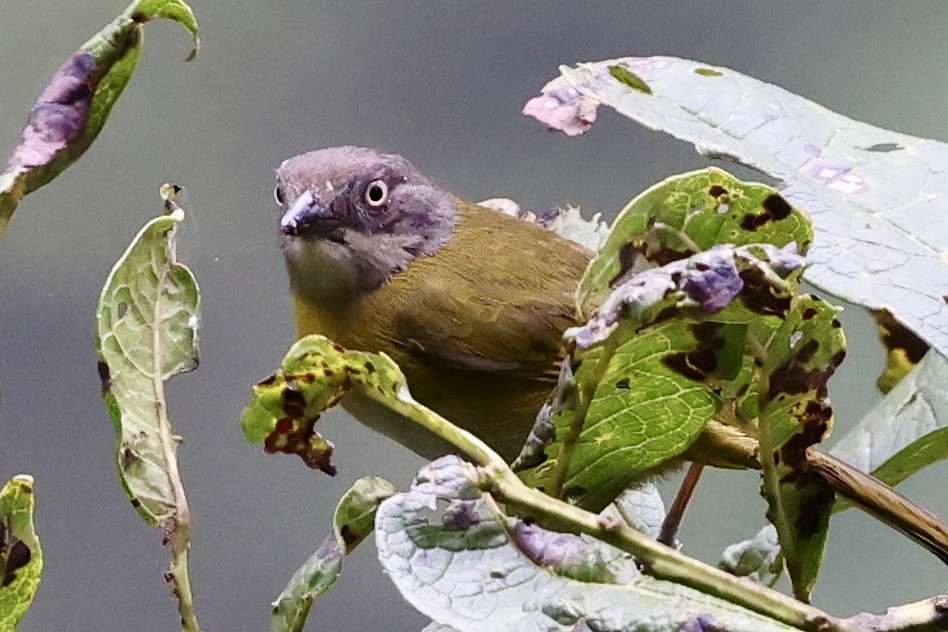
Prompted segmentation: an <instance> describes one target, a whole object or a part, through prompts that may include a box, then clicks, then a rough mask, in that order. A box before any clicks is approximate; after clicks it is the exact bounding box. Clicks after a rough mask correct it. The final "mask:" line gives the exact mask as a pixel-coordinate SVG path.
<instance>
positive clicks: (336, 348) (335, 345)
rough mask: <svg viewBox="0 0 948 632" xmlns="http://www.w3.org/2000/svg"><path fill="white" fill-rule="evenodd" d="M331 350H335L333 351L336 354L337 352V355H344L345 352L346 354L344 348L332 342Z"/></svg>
mask: <svg viewBox="0 0 948 632" xmlns="http://www.w3.org/2000/svg"><path fill="white" fill-rule="evenodd" d="M332 348H333V349H335V350H336V351H337V352H339V353H345V352H346V348H345V347H343V346H342V345H341V344H339V343H337V342H334V343H333V345H332Z"/></svg>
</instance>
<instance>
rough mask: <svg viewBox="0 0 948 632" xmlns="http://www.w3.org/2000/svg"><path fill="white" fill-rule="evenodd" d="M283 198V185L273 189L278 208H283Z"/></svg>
mask: <svg viewBox="0 0 948 632" xmlns="http://www.w3.org/2000/svg"><path fill="white" fill-rule="evenodd" d="M283 197H284V194H283V185H282V184H278V185H276V186H275V187H273V200H274V201H275V202H276V203H277V206H283V202H284V199H283Z"/></svg>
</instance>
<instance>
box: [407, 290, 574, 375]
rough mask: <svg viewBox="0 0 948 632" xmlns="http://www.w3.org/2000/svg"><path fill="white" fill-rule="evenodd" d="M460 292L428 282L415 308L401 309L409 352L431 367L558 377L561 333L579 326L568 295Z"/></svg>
mask: <svg viewBox="0 0 948 632" xmlns="http://www.w3.org/2000/svg"><path fill="white" fill-rule="evenodd" d="M457 290H458V288H453V289H452V290H449V289H448V288H440V287H437V286H434V287H431V286H429V287H427V288H425V289H423V290H421V291H419V292H416V293H415V295H414V296H413V297H412V302H413V303H415V308H414V309H406V310H401V312H400V313H399V314H398V315H397V316H396V319H395V322H394V323H393V324H394V330H395V333H396V336H395V337H396V339H397V340H398V341H399V344H401V345H403V346H404V347H405V349H406V351H408V352H409V353H411V354H412V355H414V356H415V357H417V358H418V359H419V360H420V361H422V362H424V363H425V364H428V365H432V366H442V367H445V368H452V369H462V370H470V371H482V372H484V371H486V372H511V373H513V374H518V376H521V377H529V378H531V379H537V378H539V379H546V378H550V379H553V378H555V376H556V367H557V364H558V360H559V359H560V358H561V357H562V355H561V354H562V334H563V331H564V330H565V329H567V328H568V327H570V326H572V325H574V324H575V316H574V314H573V309H572V303H571V300H570V299H571V297H570V296H569V295H568V294H565V293H563V292H554V291H537V290H532V291H531V290H525V289H520V288H511V287H503V286H497V287H492V288H484V287H480V288H478V292H477V293H476V294H474V295H473V297H472V295H471V294H467V298H466V299H465V300H464V301H463V302H462V301H461V300H459V299H458V298H457V297H458V296H459V295H462V294H464V293H463V292H458V291H457ZM418 304H420V305H422V306H423V309H417V306H418ZM431 313H439V314H440V316H439V317H438V318H437V319H434V318H431V317H430V315H427V314H431ZM426 315H427V316H426Z"/></svg>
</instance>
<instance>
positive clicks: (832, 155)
mask: <svg viewBox="0 0 948 632" xmlns="http://www.w3.org/2000/svg"><path fill="white" fill-rule="evenodd" d="M616 67H620V68H624V69H625V70H627V71H629V72H630V73H633V74H634V75H635V76H637V77H638V78H640V79H641V80H642V81H643V82H644V83H646V84H648V86H649V87H650V88H651V91H652V93H651V94H647V93H644V92H642V91H640V90H638V89H635V88H634V87H630V86H628V85H627V84H626V83H625V82H624V81H622V80H620V79H617V78H616V76H615V71H614V70H612V69H613V68H616ZM560 72H561V73H562V76H561V77H558V78H556V79H554V80H553V81H551V82H550V83H548V84H547V85H546V86H545V87H544V88H543V92H542V95H541V96H539V97H536V98H534V99H532V100H531V101H530V102H529V103H527V105H526V107H525V108H524V113H526V114H528V115H531V116H534V117H536V118H538V119H539V120H540V121H541V122H543V123H545V124H547V125H549V126H550V127H553V128H555V129H561V130H563V131H564V133H566V134H568V135H571V136H574V135H577V134H581V133H583V132H585V131H586V130H587V129H589V128H590V127H591V125H592V123H593V122H594V121H595V120H596V115H597V114H596V109H597V107H598V106H599V105H607V106H609V107H611V108H613V109H615V110H616V111H617V112H619V113H620V114H622V115H624V116H627V117H628V118H630V119H632V120H635V121H637V122H639V123H641V124H642V125H645V126H646V127H649V128H651V129H657V130H661V131H664V132H667V133H669V134H671V135H673V136H675V137H677V138H680V139H682V140H685V141H688V142H691V143H693V144H694V145H695V147H696V148H697V149H698V151H699V152H700V153H702V154H704V155H707V156H711V157H723V158H726V159H728V160H733V161H738V162H741V163H744V164H746V165H749V166H750V167H753V168H755V169H758V170H760V171H762V172H765V173H767V174H769V175H771V176H773V177H775V178H778V179H779V180H780V181H782V182H783V184H784V185H785V188H783V189H782V191H781V194H782V195H783V197H784V198H785V199H786V200H787V201H788V202H790V203H791V204H794V205H797V206H799V207H800V208H803V209H805V210H806V211H807V213H809V214H810V215H811V216H812V218H813V222H814V224H815V225H816V237H815V241H814V243H813V248H812V249H811V251H810V255H809V257H808V266H807V270H806V275H805V279H806V280H807V281H809V282H810V283H812V284H813V285H815V286H817V287H819V288H822V289H823V290H825V291H827V292H830V293H832V294H835V295H836V296H839V297H841V298H844V299H846V300H848V301H850V302H852V303H855V304H858V305H862V306H865V307H868V308H871V309H887V310H889V311H890V312H892V314H893V315H894V316H895V318H896V319H897V320H898V321H899V322H901V323H903V324H905V325H906V326H907V327H909V328H910V329H911V330H912V331H914V332H915V333H916V334H917V335H918V336H919V337H921V338H922V339H923V340H925V341H926V342H927V343H929V344H930V345H932V346H933V347H934V348H936V349H938V350H939V351H940V352H941V353H942V354H943V355H948V310H946V309H944V307H945V305H944V297H945V296H946V295H948V256H946V252H948V228H946V218H948V214H946V213H945V212H944V210H945V200H946V199H948V198H946V194H948V171H946V170H945V169H944V164H945V162H946V160H948V145H946V144H945V143H941V142H937V141H933V140H929V139H923V138H916V137H913V136H908V135H906V134H900V133H898V132H893V131H890V130H886V129H881V128H878V127H873V126H871V125H867V124H865V123H860V122H858V121H853V120H852V119H849V118H847V117H845V116H842V115H839V114H836V113H835V112H832V111H830V110H827V109H826V108H824V107H821V106H820V105H818V104H816V103H813V102H812V101H809V100H807V99H805V98H803V97H800V96H797V95H795V94H792V93H790V92H787V91H786V90H783V89H781V88H779V87H777V86H773V85H770V84H767V83H764V82H762V81H758V80H756V79H753V78H751V77H747V76H745V75H742V74H740V73H738V72H735V71H733V70H730V69H728V68H721V67H714V66H711V65H709V64H704V63H701V62H695V61H689V60H685V59H677V58H674V57H628V58H623V59H612V60H607V61H602V62H596V63H584V64H580V65H578V66H576V67H573V68H570V67H566V66H563V67H561V68H560Z"/></svg>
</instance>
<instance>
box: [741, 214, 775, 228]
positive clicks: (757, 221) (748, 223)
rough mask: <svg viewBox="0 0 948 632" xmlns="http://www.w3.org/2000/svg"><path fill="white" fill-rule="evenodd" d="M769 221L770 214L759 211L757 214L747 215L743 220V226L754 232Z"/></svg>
mask: <svg viewBox="0 0 948 632" xmlns="http://www.w3.org/2000/svg"><path fill="white" fill-rule="evenodd" d="M769 221H770V216H769V215H768V214H766V213H758V214H756V215H745V216H744V219H742V220H741V228H743V229H744V230H749V231H751V232H753V231H755V230H757V229H758V228H760V227H761V226H763V225H764V224H766V223H767V222H769Z"/></svg>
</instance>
